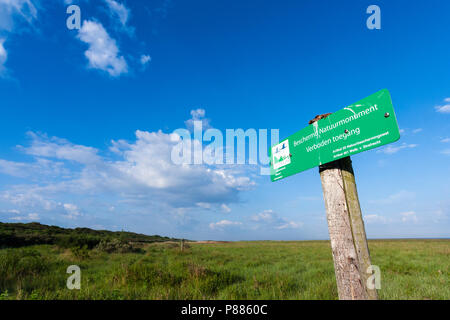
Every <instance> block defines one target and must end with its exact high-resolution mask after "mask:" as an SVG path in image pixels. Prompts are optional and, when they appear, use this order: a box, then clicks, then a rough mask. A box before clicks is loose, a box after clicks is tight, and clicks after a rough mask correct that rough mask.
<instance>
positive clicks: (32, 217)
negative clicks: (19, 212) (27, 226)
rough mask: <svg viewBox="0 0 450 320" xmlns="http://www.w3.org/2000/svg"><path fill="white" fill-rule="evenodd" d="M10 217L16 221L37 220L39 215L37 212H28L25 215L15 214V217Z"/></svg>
mask: <svg viewBox="0 0 450 320" xmlns="http://www.w3.org/2000/svg"><path fill="white" fill-rule="evenodd" d="M10 219H11V220H16V221H38V220H39V215H38V214H37V213H29V214H28V215H26V216H17V217H12V218H10Z"/></svg>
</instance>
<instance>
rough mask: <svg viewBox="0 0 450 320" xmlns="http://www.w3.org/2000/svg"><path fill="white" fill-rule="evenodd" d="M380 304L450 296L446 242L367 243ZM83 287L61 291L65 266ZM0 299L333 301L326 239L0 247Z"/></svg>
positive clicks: (449, 249) (449, 246)
mask: <svg viewBox="0 0 450 320" xmlns="http://www.w3.org/2000/svg"><path fill="white" fill-rule="evenodd" d="M369 247H370V250H371V255H372V264H374V265H378V266H379V267H380V268H381V286H382V287H381V289H380V290H379V291H378V292H379V297H380V299H450V283H449V265H450V240H372V241H369ZM72 264H75V265H78V266H79V267H80V268H81V272H82V274H81V289H80V290H69V289H67V288H66V281H67V278H68V277H69V276H70V275H69V274H67V273H66V269H67V267H68V266H69V265H72ZM0 292H1V294H0V299H337V289H336V284H335V277H334V267H333V261H332V256H331V249H330V244H329V242H328V241H296V242H294V241H293V242H271V241H259V242H232V243H217V244H214V243H213V244H211V243H208V244H200V243H189V244H188V245H187V248H186V249H185V250H184V252H181V251H180V246H179V244H177V243H153V244H144V245H142V249H141V250H140V252H135V253H105V252H101V251H98V250H95V249H94V250H88V251H86V252H84V253H83V254H80V253H79V252H74V251H73V250H69V249H63V248H61V247H57V246H55V245H35V246H30V247H25V248H13V249H1V250H0Z"/></svg>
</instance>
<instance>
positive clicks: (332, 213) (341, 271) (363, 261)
mask: <svg viewBox="0 0 450 320" xmlns="http://www.w3.org/2000/svg"><path fill="white" fill-rule="evenodd" d="M328 115H330V114H325V115H320V116H316V118H315V119H313V120H311V121H310V122H309V123H310V124H312V123H314V122H316V121H318V120H320V119H323V118H326V117H327V116H328ZM319 172H320V179H321V181H322V189H323V197H324V200H325V209H326V213H327V221H328V232H329V234H330V241H331V250H332V253H333V261H334V270H335V274H336V283H337V287H338V294H339V299H341V300H363V299H372V300H376V299H377V291H376V289H369V288H368V287H367V279H368V278H369V276H370V275H369V274H368V273H367V268H368V267H369V266H370V265H371V262H370V253H369V247H368V245H367V237H366V231H365V228H364V221H363V219H362V213H361V207H360V204H359V198H358V192H357V189H356V182H355V175H354V172H353V167H352V161H351V159H350V157H346V158H342V159H339V160H336V161H333V162H329V163H326V164H323V165H320V166H319Z"/></svg>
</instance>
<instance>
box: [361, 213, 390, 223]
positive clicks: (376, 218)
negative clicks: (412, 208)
mask: <svg viewBox="0 0 450 320" xmlns="http://www.w3.org/2000/svg"><path fill="white" fill-rule="evenodd" d="M364 221H365V222H366V223H369V224H370V223H386V222H387V219H386V218H385V217H383V216H380V215H378V214H368V215H365V216H364Z"/></svg>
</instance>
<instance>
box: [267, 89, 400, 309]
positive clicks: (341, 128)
mask: <svg viewBox="0 0 450 320" xmlns="http://www.w3.org/2000/svg"><path fill="white" fill-rule="evenodd" d="M309 123H310V126H308V127H306V128H304V129H302V130H300V131H298V132H296V133H294V134H292V135H291V136H289V137H288V138H286V139H284V140H282V141H281V142H280V143H278V144H275V145H273V146H272V147H271V148H270V179H271V180H272V181H273V182H275V181H279V180H281V179H284V178H287V177H289V176H292V175H294V174H297V173H299V172H302V171H305V170H308V169H311V168H314V167H317V166H319V172H320V179H321V181H322V189H323V197H324V200H325V208H326V213H327V220H328V230H329V234H330V239H331V249H332V253H333V260H334V267H335V273H336V281H337V287H338V293H339V298H340V299H352V300H357V299H377V292H376V289H372V287H373V286H372V285H370V286H368V284H367V280H368V279H369V278H371V276H372V274H368V273H367V272H368V271H370V270H372V269H373V268H371V263H370V254H369V248H368V246H367V239H366V232H365V230H364V222H363V220H362V215H361V208H360V205H359V199H358V192H357V190H356V183H355V176H354V173H353V168H352V162H351V160H350V156H352V155H354V154H358V153H360V152H364V151H368V150H371V149H374V148H377V147H380V146H383V145H386V144H388V143H392V142H395V141H397V140H398V139H400V130H399V128H398V123H397V119H396V117H395V113H394V107H393V105H392V101H391V96H390V94H389V91H388V90H386V89H384V90H380V91H378V92H376V93H374V94H372V95H371V96H369V97H367V98H364V99H362V100H360V101H358V102H356V103H354V104H352V105H350V106H347V107H345V108H343V109H341V110H339V111H337V112H335V113H333V114H330V113H328V114H324V115H320V116H317V117H316V118H315V119H313V120H311V121H310V122H309ZM369 287H370V288H369Z"/></svg>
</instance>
